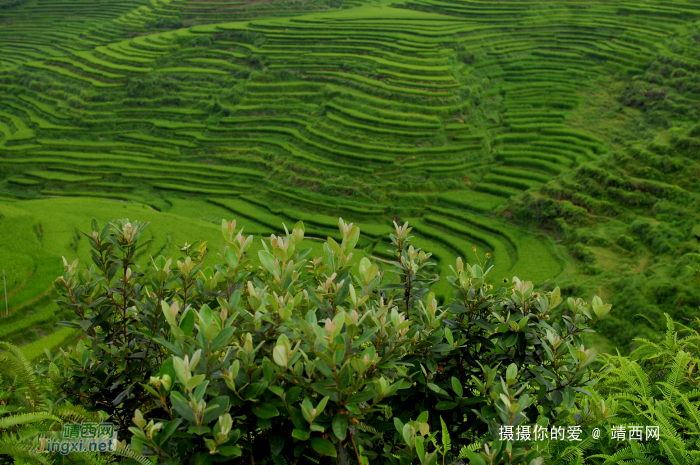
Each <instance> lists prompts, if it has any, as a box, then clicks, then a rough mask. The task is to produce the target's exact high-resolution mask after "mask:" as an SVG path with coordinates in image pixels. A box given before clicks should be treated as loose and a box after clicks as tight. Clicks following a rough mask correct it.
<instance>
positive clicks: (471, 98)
mask: <svg viewBox="0 0 700 465" xmlns="http://www.w3.org/2000/svg"><path fill="white" fill-rule="evenodd" d="M699 26H700V2H697V1H674V0H669V1H664V2H659V1H656V2H651V1H620V0H611V1H606V2H602V1H600V2H597V1H588V2H577V1H562V0H557V1H537V2H534V1H532V2H531V1H518V2H514V1H513V2H511V1H491V2H487V1H466V0H459V1H457V0H379V1H375V0H346V1H342V0H329V1H320V0H312V1H307V2H271V1H240V2H223V1H220V2H217V1H211V0H210V1H197V0H149V1H145V0H111V1H107V0H77V1H70V2H69V1H66V0H26V1H23V0H0V268H3V269H5V271H6V273H7V276H6V280H7V300H8V307H9V308H7V309H6V308H5V306H4V302H0V309H1V310H2V311H1V312H0V314H2V316H1V317H0V340H7V341H12V342H14V343H16V344H21V345H25V350H26V352H27V354H28V356H30V357H36V356H38V355H39V354H40V353H41V351H42V350H43V348H44V347H48V348H51V349H53V348H55V347H58V346H60V345H61V344H63V343H67V342H70V341H72V340H75V338H76V337H77V334H78V333H77V332H76V330H75V329H72V328H66V327H61V326H56V324H55V323H56V322H57V321H59V320H62V319H65V318H64V315H62V314H61V310H59V307H58V306H57V305H56V304H55V303H53V300H52V299H53V298H54V297H55V296H54V295H53V294H52V293H51V289H52V281H53V280H54V279H55V278H56V276H58V275H60V274H61V272H62V270H63V262H62V260H61V256H65V257H66V259H69V261H72V260H73V259H74V258H76V257H77V258H80V263H81V264H83V265H86V264H89V263H90V262H91V261H90V255H89V253H88V249H89V247H88V243H87V240H86V239H85V237H84V236H82V235H81V234H80V231H81V230H86V228H87V226H88V225H89V224H90V219H91V218H93V217H95V218H97V219H98V220H99V221H100V222H101V224H104V223H105V222H107V221H109V220H111V219H113V218H132V219H138V220H140V221H142V222H147V221H150V222H151V223H152V224H153V225H154V226H153V227H152V228H150V230H149V232H148V233H147V234H150V233H151V231H156V230H158V231H169V233H168V234H167V235H163V236H158V235H154V236H153V239H154V240H153V242H152V243H151V244H150V245H149V246H148V248H147V249H144V250H143V251H142V254H141V258H140V259H141V260H142V262H143V263H149V262H150V258H149V256H151V255H152V256H154V257H155V256H157V255H159V254H162V255H164V256H166V257H170V256H172V257H177V256H178V253H179V249H180V247H182V245H183V244H184V243H185V241H187V240H189V241H191V240H203V241H208V243H209V244H210V246H211V248H212V250H213V251H216V250H215V249H216V247H217V245H218V244H219V243H220V240H221V237H220V234H221V232H220V224H221V219H222V218H225V219H227V220H232V219H234V218H235V219H236V220H237V221H238V222H239V224H243V225H245V228H246V229H245V231H246V232H247V233H252V234H255V236H256V240H255V244H257V245H255V246H254V247H253V249H254V250H255V252H254V253H253V254H252V256H254V257H256V256H257V250H258V249H259V248H260V247H261V246H260V237H263V236H266V235H267V236H269V235H270V234H272V233H275V234H279V233H280V231H282V230H283V226H282V224H283V223H284V224H286V225H288V226H291V225H293V224H294V223H295V222H296V221H297V220H303V221H304V223H305V225H306V235H307V236H308V237H310V238H311V240H310V241H309V242H310V243H312V245H313V242H314V240H313V239H314V238H318V239H322V240H325V238H326V237H328V236H330V237H334V238H336V239H337V240H340V237H339V232H338V227H337V223H338V221H337V219H338V217H339V216H340V217H342V218H343V219H344V220H346V221H351V222H353V223H354V224H356V225H358V226H359V227H360V230H361V234H362V236H361V239H360V242H359V244H358V247H357V249H358V251H357V253H356V256H355V257H354V258H353V262H357V261H359V260H360V259H361V258H362V257H364V256H366V257H375V258H376V259H377V260H380V261H381V260H386V259H388V258H390V257H391V255H390V254H389V253H388V252H387V250H388V249H389V248H390V247H391V244H390V243H389V240H388V235H389V233H391V231H393V226H392V220H395V221H397V222H401V223H403V222H405V221H408V222H409V225H410V226H411V227H413V232H412V233H413V235H414V236H415V239H414V242H413V244H414V245H415V246H416V247H420V248H422V249H425V250H427V251H430V252H433V254H434V257H435V258H436V259H437V260H436V261H437V262H438V269H437V272H438V273H439V274H440V275H441V276H442V275H447V274H448V273H449V265H450V264H454V260H455V258H456V257H457V256H462V257H463V258H465V259H466V260H467V261H469V262H474V261H475V260H477V255H475V252H474V251H473V248H474V247H476V248H477V252H476V253H477V254H478V257H479V258H482V259H483V256H484V255H483V254H484V253H486V252H488V253H491V254H492V258H491V260H490V262H489V264H491V265H493V270H492V272H491V273H490V275H489V276H490V279H489V282H490V283H491V284H495V285H499V283H503V280H504V279H508V280H510V279H511V278H512V277H513V276H518V277H519V278H521V279H524V280H531V281H533V282H534V283H535V284H536V285H537V286H538V287H539V288H540V289H543V290H551V289H553V288H554V287H555V286H561V287H562V290H563V291H565V292H566V293H567V294H571V293H575V294H577V295H581V296H583V297H585V298H587V299H590V298H591V297H592V296H593V295H594V294H598V295H601V296H602V297H603V299H604V300H605V301H610V302H611V303H612V304H613V312H612V313H611V314H610V317H609V318H607V319H606V320H605V321H603V322H601V324H600V325H599V327H598V328H597V329H598V331H599V332H598V333H597V334H596V335H595V339H593V340H592V342H593V343H594V344H595V345H597V346H598V347H599V348H600V349H601V350H602V351H614V348H615V347H618V348H620V349H621V351H628V350H629V349H630V343H631V341H632V338H633V337H635V336H640V335H641V336H649V337H651V336H652V335H653V334H655V333H656V329H655V327H656V326H659V327H664V326H665V318H664V316H663V313H664V312H667V313H670V314H671V315H672V316H673V317H674V318H675V319H677V320H679V321H681V319H682V318H690V317H693V316H697V315H698V314H699V313H698V306H699V305H700V293H699V292H698V291H697V289H695V288H694V287H693V286H694V285H693V279H694V275H693V273H692V272H691V271H690V270H689V269H688V267H689V266H691V267H692V266H697V265H698V264H700V246H699V244H700V221H699V218H698V214H697V213H698V206H699V205H700V204H699V199H700V196H699V195H698V194H699V193H700V164H699V160H700V126H696V123H698V122H699V121H698V120H700V74H699V72H700V27H699ZM149 237H150V236H149ZM321 244H322V243H321V242H318V247H316V248H315V249H314V252H315V253H317V255H320V254H322V250H321ZM210 255H211V257H208V258H207V260H209V258H211V259H212V262H213V261H214V258H215V257H214V256H215V255H216V254H215V253H212V254H210ZM205 262H206V260H205ZM435 291H436V293H437V294H438V296H439V298H440V299H441V301H445V299H449V297H450V287H449V285H448V284H447V283H446V282H444V280H442V281H441V282H440V284H439V285H438V287H437V289H435ZM606 299H607V300H606Z"/></svg>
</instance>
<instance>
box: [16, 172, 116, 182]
mask: <svg viewBox="0 0 700 465" xmlns="http://www.w3.org/2000/svg"><path fill="white" fill-rule="evenodd" d="M25 174H28V175H29V176H33V177H35V178H39V179H43V180H45V181H60V182H68V183H84V182H89V181H98V180H100V179H102V176H77V175H74V174H68V173H61V172H60V171H25Z"/></svg>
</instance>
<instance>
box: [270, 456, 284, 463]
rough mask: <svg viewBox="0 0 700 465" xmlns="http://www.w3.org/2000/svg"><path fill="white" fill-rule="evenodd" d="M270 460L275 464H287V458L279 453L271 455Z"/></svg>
mask: <svg viewBox="0 0 700 465" xmlns="http://www.w3.org/2000/svg"><path fill="white" fill-rule="evenodd" d="M272 461H273V462H275V465H287V460H286V459H285V458H284V457H282V456H281V455H273V456H272Z"/></svg>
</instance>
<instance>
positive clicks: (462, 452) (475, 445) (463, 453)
mask: <svg viewBox="0 0 700 465" xmlns="http://www.w3.org/2000/svg"><path fill="white" fill-rule="evenodd" d="M479 449H481V444H479V443H477V442H473V443H471V444H469V445H468V446H462V448H461V449H460V451H459V455H457V460H462V459H466V458H467V457H468V456H467V452H476V451H478V450H479Z"/></svg>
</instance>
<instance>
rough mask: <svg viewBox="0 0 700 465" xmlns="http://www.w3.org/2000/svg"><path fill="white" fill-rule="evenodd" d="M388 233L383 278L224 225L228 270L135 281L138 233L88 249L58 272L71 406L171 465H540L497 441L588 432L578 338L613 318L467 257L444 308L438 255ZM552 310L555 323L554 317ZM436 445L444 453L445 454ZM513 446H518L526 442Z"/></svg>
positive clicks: (334, 256)
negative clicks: (523, 431)
mask: <svg viewBox="0 0 700 465" xmlns="http://www.w3.org/2000/svg"><path fill="white" fill-rule="evenodd" d="M394 225H395V231H394V233H393V234H391V236H390V239H391V243H392V245H393V250H391V251H390V253H391V255H392V257H393V260H391V261H390V263H389V265H388V266H386V267H385V265H386V264H383V263H381V262H378V263H372V261H370V260H369V259H367V258H363V259H362V260H361V261H360V262H359V265H356V266H351V265H349V262H350V259H351V258H352V254H353V251H354V248H355V246H356V244H357V242H358V240H359V238H360V230H359V228H358V227H357V226H356V225H353V224H352V223H350V224H347V223H345V222H344V221H343V220H342V219H340V220H339V223H338V226H339V232H340V236H339V237H340V238H342V240H341V241H340V242H337V241H336V240H334V239H332V238H330V237H329V238H328V239H327V241H326V242H325V243H324V245H323V256H320V257H311V256H310V253H311V249H310V248H304V247H303V241H304V225H303V223H302V222H299V223H297V224H296V225H295V226H294V227H293V228H292V230H291V231H289V230H288V229H287V227H286V226H285V234H284V235H281V236H275V235H272V236H271V237H269V238H268V239H267V240H263V245H264V248H263V249H262V250H260V251H259V253H258V257H256V258H257V259H258V261H259V263H261V264H262V266H260V267H258V268H257V269H254V268H253V266H252V260H251V258H250V257H248V256H247V254H246V252H247V250H248V249H249V248H250V246H251V244H252V241H253V236H247V237H246V236H245V235H244V234H243V228H241V229H237V227H236V221H235V220H234V221H232V222H227V221H223V222H222V235H223V239H224V241H223V244H221V246H220V247H218V251H219V257H220V264H218V265H215V266H214V267H206V268H204V267H203V264H202V258H203V256H204V255H205V254H207V253H210V252H209V249H208V247H207V246H208V244H206V243H199V242H195V243H193V244H185V246H184V247H182V249H181V252H182V257H180V258H178V259H177V260H174V259H173V258H168V259H166V258H165V257H162V256H159V257H157V258H152V262H151V266H150V267H149V268H148V269H142V268H139V267H138V266H136V265H135V256H136V255H137V254H138V253H139V251H140V250H141V249H142V248H143V247H144V246H145V243H144V242H143V241H140V236H141V234H142V232H143V231H144V229H145V228H146V226H147V225H146V224H141V223H139V222H137V221H133V222H132V221H129V220H128V219H122V220H117V221H113V222H111V223H110V224H108V225H106V226H105V227H104V228H101V227H100V226H99V224H97V221H93V223H92V228H91V229H92V231H90V232H89V233H84V234H85V236H86V237H87V239H88V241H89V242H90V245H91V248H92V250H91V255H92V260H93V264H91V266H90V268H89V269H82V270H81V269H79V268H78V263H77V261H75V262H72V263H68V261H64V265H65V272H64V274H63V275H62V276H60V277H59V278H58V279H57V280H56V282H55V285H56V288H57V290H58V292H59V294H60V295H61V296H62V297H61V299H59V304H60V305H61V306H62V307H63V308H65V309H70V310H72V311H73V312H74V313H75V315H76V318H75V319H74V320H73V321H71V322H64V323H63V324H64V325H67V326H72V327H76V328H81V329H82V330H83V331H84V332H85V335H86V339H84V340H82V341H80V342H79V343H78V344H77V346H76V347H75V348H71V349H70V350H69V351H68V352H63V356H62V357H58V358H56V357H54V358H55V361H54V362H52V363H51V364H50V365H49V369H48V372H49V375H50V377H51V379H52V380H53V381H54V382H55V384H56V386H57V387H58V389H59V390H60V392H61V393H62V394H63V395H66V396H68V397H67V398H68V400H70V401H71V402H73V403H77V404H81V405H84V406H85V407H86V408H87V409H88V410H98V411H103V412H106V413H107V414H109V416H110V417H111V418H112V419H113V421H114V422H115V423H117V424H118V425H119V427H120V431H119V435H120V439H128V438H129V437H130V438H131V439H130V440H131V445H132V447H133V450H134V451H135V452H137V453H139V454H145V455H149V456H152V455H155V456H158V457H159V458H160V460H162V462H163V463H181V462H185V461H186V462H188V463H197V464H208V463H213V462H221V461H231V460H234V461H236V462H237V461H239V460H240V461H241V463H244V462H245V463H248V462H251V463H253V462H257V463H285V462H286V463H303V462H305V461H307V460H310V459H313V460H322V459H323V457H326V458H325V459H323V460H328V458H334V459H335V460H336V461H337V463H343V464H345V463H348V464H349V463H358V464H359V463H368V461H369V460H376V459H379V460H381V461H382V463H391V464H408V463H424V464H429V463H437V461H438V457H439V458H440V460H441V461H443V462H444V463H446V461H449V462H450V463H452V462H455V461H458V460H466V459H468V460H469V461H471V463H474V464H482V463H504V464H505V463H509V464H511V463H512V464H515V463H531V464H540V463H543V461H544V460H546V459H547V458H548V457H549V458H550V459H553V457H551V455H550V454H549V452H548V450H549V447H548V443H549V441H548V440H546V439H543V438H537V440H535V439H536V438H534V437H533V438H532V439H525V438H518V440H515V439H508V438H505V439H504V438H502V431H503V427H504V426H505V427H513V428H515V427H517V426H525V425H529V426H532V427H535V425H537V426H538V427H540V428H546V427H552V426H557V427H559V426H562V427H564V426H569V427H570V426H574V425H577V426H586V425H590V424H592V423H596V422H598V421H600V420H601V419H603V418H606V417H607V416H608V415H609V414H610V411H609V409H606V408H605V404H604V402H603V401H602V400H601V399H598V398H597V397H596V396H595V391H594V386H595V384H596V382H597V378H598V376H599V374H598V373H597V372H596V371H595V370H593V369H592V367H593V362H594V361H595V359H596V351H595V349H587V348H585V347H584V345H583V342H582V339H581V336H582V335H583V334H584V333H586V332H590V331H592V330H591V329H590V326H592V325H594V324H595V323H597V322H598V321H599V320H600V318H601V317H603V316H605V315H606V314H607V313H608V312H609V311H610V305H605V304H603V303H602V302H601V300H600V299H599V298H595V299H594V300H593V302H592V305H588V304H586V303H585V302H583V301H581V300H580V299H573V298H569V299H566V300H565V299H564V298H563V297H562V296H561V292H560V291H559V289H558V288H557V289H555V290H553V291H550V292H536V291H535V289H534V287H533V285H532V283H530V282H523V281H520V280H519V279H518V278H513V281H512V283H511V284H510V285H509V286H506V285H505V283H504V286H503V287H501V288H499V289H496V288H494V287H493V286H492V285H488V284H486V283H485V277H486V276H487V275H488V273H489V270H490V267H488V266H487V262H488V260H489V255H490V254H487V256H486V260H487V262H484V263H482V262H481V261H479V262H478V263H473V264H469V263H464V261H463V260H462V259H461V258H459V259H457V261H456V263H455V264H454V266H452V267H451V269H452V272H453V275H452V276H449V277H447V278H446V279H447V280H448V282H449V283H450V285H451V286H452V287H453V288H454V297H453V299H452V301H451V302H448V303H447V305H445V306H439V305H438V303H437V300H436V299H435V295H434V294H433V293H432V292H430V287H431V286H432V285H433V284H434V283H435V282H436V281H437V278H436V275H434V274H433V273H432V272H431V270H432V268H433V267H434V263H433V262H431V260H430V259H431V254H430V253H427V252H426V251H423V250H420V249H416V248H414V246H413V245H411V239H412V237H411V236H410V235H409V234H410V232H411V228H410V227H409V226H408V223H406V224H404V225H397V224H396V223H395V224H394ZM561 307H564V311H563V312H561V311H560V313H563V314H564V316H563V317H560V318H555V317H554V316H553V314H552V313H553V310H554V309H557V308H559V309H561ZM438 438H439V440H438ZM520 439H522V440H520Z"/></svg>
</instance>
